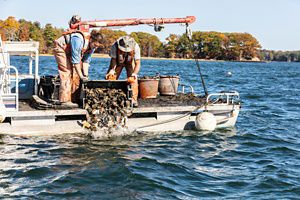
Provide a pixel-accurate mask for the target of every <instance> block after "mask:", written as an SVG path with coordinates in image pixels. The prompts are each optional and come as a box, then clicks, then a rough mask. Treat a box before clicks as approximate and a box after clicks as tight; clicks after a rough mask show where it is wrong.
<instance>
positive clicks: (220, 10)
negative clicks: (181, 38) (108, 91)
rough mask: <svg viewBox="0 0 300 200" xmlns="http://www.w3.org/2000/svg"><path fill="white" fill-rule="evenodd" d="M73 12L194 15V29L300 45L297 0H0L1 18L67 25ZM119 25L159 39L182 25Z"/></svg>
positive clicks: (266, 44)
mask: <svg viewBox="0 0 300 200" xmlns="http://www.w3.org/2000/svg"><path fill="white" fill-rule="evenodd" d="M74 14H79V15H80V16H81V17H82V19H83V20H92V19H117V18H149V17H185V16H188V15H194V16H196V17H197V21H196V22H195V23H194V24H193V25H192V26H191V28H192V30H194V31H196V30H197V31H199V30H201V31H221V32H247V33H251V34H253V35H254V36H255V37H256V38H257V39H258V40H259V42H260V43H261V45H262V47H263V48H265V49H274V50H300V23H299V19H300V0H147V1H145V0H144V1H143V0H127V1H126V0H89V1H88V0H86V1H84V0H0V19H2V20H4V19H6V18H7V17H8V16H15V17H16V18H17V19H21V18H23V19H26V20H30V21H39V22H40V23H41V24H42V25H43V26H44V25H45V24H46V23H51V24H52V25H53V26H56V27H61V28H67V22H68V20H69V19H70V18H71V16H72V15H74ZM122 30H125V31H127V32H131V31H146V32H149V33H151V34H155V35H157V36H158V37H159V38H160V39H161V40H164V39H165V38H166V37H167V36H168V35H169V34H170V33H176V34H181V33H183V32H184V31H185V29H184V27H183V26H179V25H167V26H166V28H165V30H164V31H163V32H162V33H156V32H154V31H153V30H152V28H151V27H149V26H138V27H127V28H122Z"/></svg>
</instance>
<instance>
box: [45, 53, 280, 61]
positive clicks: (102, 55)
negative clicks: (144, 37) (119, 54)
mask: <svg viewBox="0 0 300 200" xmlns="http://www.w3.org/2000/svg"><path fill="white" fill-rule="evenodd" d="M39 56H44V57H50V56H53V54H39ZM92 58H110V57H109V55H108V54H99V53H96V54H93V55H92ZM141 59H142V60H172V61H194V60H195V59H193V58H157V57H141ZM198 61H199V62H253V63H267V62H273V61H254V60H240V61H239V60H214V59H198ZM275 62H276V61H275Z"/></svg>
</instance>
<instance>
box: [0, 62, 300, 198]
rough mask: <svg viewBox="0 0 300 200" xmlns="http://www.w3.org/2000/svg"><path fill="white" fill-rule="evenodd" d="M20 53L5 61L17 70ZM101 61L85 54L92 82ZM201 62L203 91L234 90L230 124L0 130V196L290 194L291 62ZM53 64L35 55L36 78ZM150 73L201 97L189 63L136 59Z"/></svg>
mask: <svg viewBox="0 0 300 200" xmlns="http://www.w3.org/2000/svg"><path fill="white" fill-rule="evenodd" d="M27 59H28V58H26V57H14V58H13V60H12V62H11V64H12V65H16V66H18V68H19V70H20V71H23V72H24V71H26V64H25V62H26V61H27ZM108 64H109V59H93V61H92V63H91V69H90V70H91V71H90V74H91V78H92V79H100V78H103V77H104V74H105V72H106V70H107V67H108ZM200 64H201V67H202V71H203V74H204V77H205V80H206V84H207V87H208V90H209V92H217V91H222V90H237V91H238V92H239V93H240V95H241V100H242V110H241V112H240V115H239V118H238V121H237V124H236V127H234V128H230V129H222V130H215V131H213V132H211V133H203V132H201V131H182V132H161V133H155V134H153V133H139V134H135V135H129V136H123V137H116V138H112V139H102V140H95V139H92V138H87V137H85V136H82V135H72V134H70V135H64V136H53V137H17V136H8V135H1V136H0V199H1V198H2V199H299V198H300V139H299V138H300V137H299V136H300V63H279V62H274V63H239V62H201V63H200ZM55 65H56V64H55V60H54V58H53V57H41V58H40V74H53V73H55V74H56V73H57V70H56V66H55ZM156 72H160V74H177V73H178V74H180V76H181V81H183V82H184V83H191V84H192V85H193V86H194V88H195V90H196V92H198V93H203V89H202V87H201V82H200V81H199V75H198V72H197V68H196V66H195V63H194V62H193V61H167V60H143V61H142V70H141V73H140V74H141V75H155V74H156ZM228 72H231V73H232V76H231V77H228V76H226V74H227V73H228Z"/></svg>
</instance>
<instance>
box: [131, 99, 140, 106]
mask: <svg viewBox="0 0 300 200" xmlns="http://www.w3.org/2000/svg"><path fill="white" fill-rule="evenodd" d="M132 106H133V107H134V108H137V107H138V106H139V103H138V102H137V101H136V100H133V101H132Z"/></svg>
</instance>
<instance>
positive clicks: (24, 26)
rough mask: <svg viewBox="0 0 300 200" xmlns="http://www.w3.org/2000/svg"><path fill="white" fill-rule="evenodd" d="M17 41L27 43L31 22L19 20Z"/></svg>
mask: <svg viewBox="0 0 300 200" xmlns="http://www.w3.org/2000/svg"><path fill="white" fill-rule="evenodd" d="M19 24H20V26H19V40H20V41H28V40H29V39H30V33H29V29H30V27H31V22H28V21H26V20H24V19H20V20H19Z"/></svg>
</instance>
